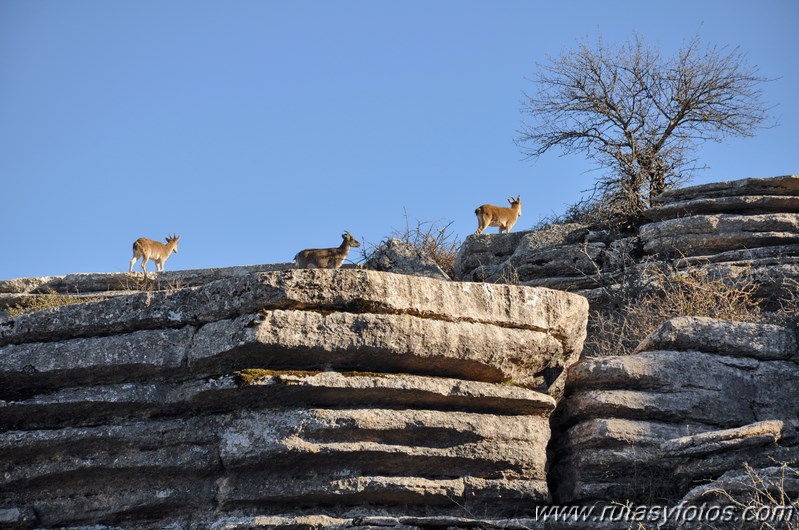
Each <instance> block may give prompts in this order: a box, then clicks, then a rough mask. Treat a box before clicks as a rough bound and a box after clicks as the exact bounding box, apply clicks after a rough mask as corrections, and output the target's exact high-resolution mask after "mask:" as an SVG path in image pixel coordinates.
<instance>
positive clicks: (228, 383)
mask: <svg viewBox="0 0 799 530" xmlns="http://www.w3.org/2000/svg"><path fill="white" fill-rule="evenodd" d="M254 372H255V373H256V374H260V375H256V376H255V377H256V378H255V379H254V380H253V381H251V382H250V383H249V384H246V385H244V386H242V384H241V382H239V381H238V380H237V379H238V378H237V377H235V376H222V377H215V378H209V379H201V380H195V381H188V382H157V383H122V384H116V385H105V386H90V387H79V388H67V389H64V390H60V391H57V392H50V393H46V394H40V395H37V396H34V397H32V398H30V399H26V400H22V401H10V402H0V429H2V430H5V429H26V430H29V429H47V428H56V427H65V426H70V425H71V426H88V425H98V424H109V423H116V422H119V421H122V420H131V419H141V418H149V417H168V416H180V415H181V414H184V413H185V412H186V411H187V410H191V411H194V412H195V413H198V414H209V413H220V412H230V411H233V410H259V409H264V408H282V407H287V406H292V407H299V406H306V407H325V406H326V407H335V406H339V405H340V404H341V403H347V404H348V406H351V407H364V406H373V407H374V406H380V407H395V408H408V409H418V408H423V409H429V410H457V411H464V412H478V413H484V414H504V415H507V414H520V415H523V414H526V415H537V414H549V413H550V412H552V410H553V409H554V408H555V400H554V399H553V398H552V397H550V396H548V395H546V394H541V393H539V392H534V391H531V390H527V389H524V388H520V387H517V386H512V385H496V384H490V383H480V382H476V381H464V380H461V379H447V378H443V377H420V376H412V375H394V374H362V373H339V372H318V373H313V372H308V373H302V372H295V371H290V372H279V371H269V370H257V371H254Z"/></svg>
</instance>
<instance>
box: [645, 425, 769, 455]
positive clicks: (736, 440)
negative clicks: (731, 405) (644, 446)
mask: <svg viewBox="0 0 799 530" xmlns="http://www.w3.org/2000/svg"><path fill="white" fill-rule="evenodd" d="M782 425H783V423H782V422H781V421H761V422H758V423H753V424H751V425H747V426H745V427H739V428H736V429H726V430H722V431H713V432H704V433H700V434H694V435H691V436H681V437H680V438H674V439H672V440H667V441H665V442H663V443H662V444H661V445H660V449H661V451H663V453H664V454H665V455H667V456H672V457H681V456H690V457H698V456H704V455H708V454H712V453H718V452H720V451H727V450H729V449H731V448H740V447H751V446H761V445H766V444H774V443H775V442H776V441H777V440H779V439H780V435H781V431H782Z"/></svg>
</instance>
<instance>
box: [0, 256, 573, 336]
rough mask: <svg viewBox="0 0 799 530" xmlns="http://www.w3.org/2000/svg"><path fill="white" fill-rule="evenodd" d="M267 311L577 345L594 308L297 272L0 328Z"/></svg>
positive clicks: (78, 329) (49, 314)
mask: <svg viewBox="0 0 799 530" xmlns="http://www.w3.org/2000/svg"><path fill="white" fill-rule="evenodd" d="M263 308H267V309H284V308H297V309H314V310H325V311H349V312H356V313H365V312H371V313H392V314H410V315H419V316H422V317H424V318H431V319H440V320H445V321H453V322H457V321H465V322H482V323H487V324H495V325H499V326H508V327H519V328H523V329H533V330H540V331H546V332H549V333H551V334H552V335H553V336H557V337H563V338H564V339H565V338H567V337H568V339H567V342H568V343H570V344H576V343H578V342H579V343H581V342H582V340H583V338H584V332H583V331H581V325H584V322H585V321H584V319H581V318H580V317H579V316H578V315H584V314H586V313H587V309H588V304H587V301H586V300H585V299H584V298H582V297H580V296H577V295H571V294H568V293H560V292H556V291H550V290H546V289H530V288H526V287H519V286H509V285H507V286H505V285H503V286H488V285H475V284H470V283H456V282H443V281H438V280H433V279H429V278H419V277H414V276H406V275H399V274H389V273H379V272H374V271H359V270H321V269H315V270H292V271H283V272H273V273H260V274H251V275H246V276H242V277H240V278H233V279H229V280H219V281H216V282H211V283H209V284H207V285H204V286H202V287H194V288H186V289H179V290H177V291H174V292H155V293H142V294H139V295H136V296H126V297H119V298H114V299H111V300H106V301H102V302H93V303H87V304H77V305H73V306H65V307H62V308H58V309H56V310H48V311H40V312H37V313H31V314H27V315H22V316H19V317H17V318H15V319H13V320H11V321H6V322H0V345H5V344H19V343H24V342H36V341H43V340H48V341H53V340H62V339H67V338H74V337H83V336H97V335H108V334H113V333H124V332H129V331H135V330H141V329H153V328H160V327H172V328H174V327H181V326H184V325H186V324H202V323H207V322H213V321H216V320H222V319H226V318H231V317H235V316H238V315H241V314H244V313H252V312H257V311H259V310H260V309H263ZM581 320H582V321H581ZM575 337H577V338H578V340H574V338H575ZM567 349H569V350H571V349H573V348H572V347H567Z"/></svg>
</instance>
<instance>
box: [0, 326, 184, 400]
mask: <svg viewBox="0 0 799 530" xmlns="http://www.w3.org/2000/svg"><path fill="white" fill-rule="evenodd" d="M55 320H58V319H57V317H56V318H55ZM194 333H195V329H194V328H193V327H192V326H185V327H183V328H180V329H162V330H144V331H134V332H132V333H127V334H124V335H115V336H110V337H96V338H84V339H71V340H65V341H60V342H55V343H50V342H38V343H30V344H19V345H18V344H10V345H8V346H4V347H2V348H0V399H6V400H8V399H19V398H20V397H22V396H26V395H28V396H29V395H32V394H33V393H36V392H42V391H45V390H54V389H58V388H65V387H68V386H75V385H81V384H89V383H91V384H103V383H111V382H122V381H135V380H136V379H139V378H143V377H148V376H150V377H152V376H156V375H158V374H163V373H164V372H166V371H168V370H170V369H172V370H175V369H179V368H181V367H183V366H185V365H186V363H187V361H188V349H189V346H190V341H191V338H192V337H193V336H194Z"/></svg>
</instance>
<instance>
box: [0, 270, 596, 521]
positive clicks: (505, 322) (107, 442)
mask: <svg viewBox="0 0 799 530" xmlns="http://www.w3.org/2000/svg"><path fill="white" fill-rule="evenodd" d="M227 272H228V274H227V277H225V275H226V271H224V270H219V271H215V272H213V273H212V274H211V275H210V277H209V276H208V275H206V278H207V279H208V280H211V279H213V281H207V283H203V281H201V280H200V279H197V278H195V280H196V281H194V282H193V283H198V284H200V285H195V286H189V287H186V286H183V287H173V288H168V289H165V290H156V289H155V287H159V286H153V287H154V288H153V290H146V291H144V292H135V293H128V294H119V293H116V295H115V296H112V297H110V298H109V299H106V300H101V301H94V302H89V303H80V304H75V305H67V306H63V307H59V308H54V309H49V310H45V311H38V312H33V313H29V314H23V315H19V316H16V317H14V318H7V319H5V320H0V400H2V401H0V429H2V433H0V447H1V448H2V449H0V455H2V457H0V468H2V472H3V475H2V483H1V484H0V524H5V525H7V526H8V525H10V526H12V527H22V528H25V527H43V528H51V527H57V526H62V525H90V524H98V523H103V524H113V525H121V526H122V527H126V528H127V527H133V526H141V527H148V528H149V527H152V528H160V527H163V526H165V525H172V526H171V527H173V528H185V527H192V528H208V527H211V526H213V525H217V526H218V527H225V528H229V527H235V525H234V526H230V525H233V524H234V523H233V522H235V521H241V520H244V521H253V520H254V519H253V517H255V516H256V515H258V516H266V515H270V514H273V516H275V517H278V518H279V516H280V514H291V515H292V516H294V515H296V514H300V513H307V514H310V515H320V514H324V515H325V516H336V515H338V516H340V517H349V518H350V520H351V518H352V517H353V516H354V515H358V516H375V515H391V514H401V515H403V516H424V515H431V514H432V515H436V516H443V515H452V516H464V515H468V514H477V513H479V514H481V515H483V516H508V515H515V514H519V513H524V512H526V511H529V510H531V509H532V507H533V506H535V505H537V504H541V503H548V502H551V495H550V492H549V487H548V484H547V465H548V464H547V458H546V446H547V444H548V442H549V438H550V428H549V417H550V414H551V413H552V411H553V409H554V408H555V405H556V402H557V399H558V398H559V397H560V396H561V394H562V391H563V387H564V384H565V375H566V369H567V368H568V367H569V366H570V365H571V364H573V363H574V362H575V361H576V360H577V359H578V357H579V353H580V349H581V346H582V342H583V340H584V338H585V323H586V315H587V303H586V301H585V299H584V298H582V297H579V296H576V295H573V294H568V293H562V292H556V291H552V290H548V289H534V288H527V287H518V286H508V285H487V284H470V283H455V282H444V281H439V280H433V279H428V278H418V277H412V276H400V275H395V274H390V273H379V272H371V271H355V270H339V271H329V270H316V271H296V270H293V271H279V272H265V273H257V272H256V273H253V272H251V271H243V270H238V269H236V270H232V271H227ZM175 274H176V273H171V276H172V277H173V278H172V279H174V277H175ZM119 276H121V277H128V276H129V275H119ZM131 276H132V275H131ZM184 276H185V273H184ZM106 279H108V278H106ZM120 279H121V278H116V280H120ZM169 279H170V273H165V274H164V275H162V276H161V281H162V282H166V281H168V280H169ZM73 280H74V278H73ZM83 280H86V281H88V280H89V278H83ZM94 280H97V278H94V279H93V280H92V281H94ZM183 281H184V282H187V283H188V280H187V279H186V278H183ZM46 283H49V284H50V286H51V287H52V285H53V283H54V280H52V279H50V280H42V281H36V280H28V281H18V282H17V283H16V285H17V287H16V289H17V292H16V293H9V292H8V291H12V290H13V289H14V287H13V286H12V285H11V283H9V282H6V283H5V284H4V288H5V290H6V291H7V294H10V295H16V296H18V295H20V294H25V293H20V292H19V290H21V289H28V291H30V286H31V285H40V284H46ZM164 285H166V284H164ZM164 285H160V287H163V286H164ZM19 286H22V287H21V288H20V287H19ZM237 518H238V519H237ZM242 518H243V519H242ZM231 521H233V522H231ZM242 524H244V523H242ZM246 524H250V523H246ZM253 524H255V523H253ZM226 525H228V526H226Z"/></svg>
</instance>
